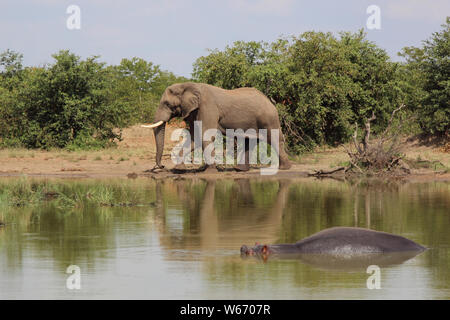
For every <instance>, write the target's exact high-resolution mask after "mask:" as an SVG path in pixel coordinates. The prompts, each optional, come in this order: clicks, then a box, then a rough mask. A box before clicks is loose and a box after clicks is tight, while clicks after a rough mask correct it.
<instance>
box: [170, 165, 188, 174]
mask: <svg viewBox="0 0 450 320" xmlns="http://www.w3.org/2000/svg"><path fill="white" fill-rule="evenodd" d="M171 171H172V172H174V173H184V172H186V171H187V168H186V165H185V164H184V163H179V164H177V165H176V166H175V167H173V169H172V170H171Z"/></svg>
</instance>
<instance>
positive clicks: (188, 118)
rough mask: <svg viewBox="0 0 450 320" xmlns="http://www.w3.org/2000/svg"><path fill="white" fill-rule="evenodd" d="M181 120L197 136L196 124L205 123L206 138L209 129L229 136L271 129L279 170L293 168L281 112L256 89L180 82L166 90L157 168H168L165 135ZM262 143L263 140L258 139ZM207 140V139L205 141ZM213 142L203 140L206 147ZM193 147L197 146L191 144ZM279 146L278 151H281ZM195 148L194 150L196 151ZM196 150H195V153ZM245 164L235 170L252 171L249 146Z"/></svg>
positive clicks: (157, 123) (158, 116) (157, 122)
mask: <svg viewBox="0 0 450 320" xmlns="http://www.w3.org/2000/svg"><path fill="white" fill-rule="evenodd" d="M174 117H181V118H182V119H183V120H184V121H185V122H186V124H187V126H188V127H189V130H190V134H191V138H192V139H193V137H194V121H201V123H202V132H201V134H202V137H203V134H204V132H205V131H206V130H208V129H217V130H220V132H221V133H222V134H223V135H225V134H226V130H227V129H234V130H236V129H242V130H244V131H246V130H248V129H254V130H255V131H256V132H258V130H259V129H267V138H266V140H267V143H269V144H271V146H272V147H273V146H275V150H276V151H277V152H278V158H279V169H282V170H283V169H289V168H290V167H291V163H290V161H289V159H288V156H287V154H286V151H285V149H284V146H285V142H284V137H283V134H282V132H281V128H280V120H279V118H278V112H277V109H276V108H275V106H274V105H273V104H272V103H271V101H270V100H269V99H268V98H267V97H266V96H265V95H264V94H263V93H262V92H260V91H259V90H257V89H255V88H238V89H233V90H226V89H222V88H219V87H215V86H212V85H209V84H205V83H195V82H185V83H176V84H173V85H171V86H169V87H167V88H166V90H165V91H164V93H163V95H162V97H161V100H160V103H159V106H158V108H157V110H156V113H155V116H154V121H153V124H152V125H147V126H145V127H148V128H153V131H154V135H155V142H156V165H155V167H154V168H153V169H158V168H161V169H162V168H164V166H163V165H162V164H161V158H162V154H163V149H164V134H165V127H166V123H167V122H168V121H169V120H170V119H172V118H174ZM271 129H278V130H279V131H278V132H279V135H278V136H279V141H277V142H278V146H277V145H274V141H272V140H273V139H272V138H271V136H272V134H271ZM257 138H258V140H261V138H260V137H259V136H258V137H257ZM202 140H203V139H202ZM209 143H211V141H202V148H203V150H205V148H206V147H207V146H208V144H209ZM191 146H192V147H193V144H191ZM277 147H278V148H277ZM192 149H193V148H192ZM191 151H192V150H191ZM244 155H245V163H244V164H241V165H238V166H237V167H236V168H235V169H237V170H239V171H248V170H249V168H250V165H249V146H248V143H246V147H245V153H244ZM204 168H205V169H216V167H215V164H207V165H205V166H204Z"/></svg>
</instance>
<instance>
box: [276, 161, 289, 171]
mask: <svg viewBox="0 0 450 320" xmlns="http://www.w3.org/2000/svg"><path fill="white" fill-rule="evenodd" d="M291 167H292V163H290V162H289V161H283V162H280V166H279V167H278V169H280V170H288V169H290V168H291Z"/></svg>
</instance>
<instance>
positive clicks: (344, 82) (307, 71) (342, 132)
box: [193, 32, 405, 152]
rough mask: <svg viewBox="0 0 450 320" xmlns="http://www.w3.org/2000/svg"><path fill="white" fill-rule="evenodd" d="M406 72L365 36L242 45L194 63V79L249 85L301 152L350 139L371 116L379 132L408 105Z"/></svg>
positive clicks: (311, 36) (307, 36)
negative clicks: (404, 82)
mask: <svg viewBox="0 0 450 320" xmlns="http://www.w3.org/2000/svg"><path fill="white" fill-rule="evenodd" d="M400 69H401V66H400V65H399V64H397V63H393V62H391V61H390V60H389V56H388V55H387V53H386V52H385V51H384V50H382V49H381V48H379V47H377V46H376V45H375V44H373V43H371V42H369V41H368V40H366V39H365V35H364V34H363V33H362V32H359V33H356V34H351V33H341V34H340V37H339V38H336V37H334V36H333V35H332V34H331V33H322V32H306V33H304V34H302V35H300V36H299V37H291V38H289V39H284V38H282V39H278V40H277V41H275V42H273V43H270V44H269V43H264V42H235V43H234V45H233V46H231V47H226V48H225V50H223V51H219V50H217V49H216V50H213V51H211V52H210V54H209V55H207V56H205V57H201V58H199V59H197V61H196V62H195V63H194V73H193V76H194V79H196V80H198V81H200V82H206V83H210V84H213V85H218V86H221V87H224V88H227V89H232V88H237V87H243V86H250V87H256V88H258V89H259V90H261V91H262V92H263V93H264V94H266V95H267V96H268V97H269V98H270V99H271V100H272V101H273V102H274V103H275V105H276V106H277V108H278V111H279V114H280V118H281V122H282V127H283V131H284V133H285V135H286V140H287V143H288V146H289V147H290V149H291V150H293V151H295V152H299V151H302V150H304V149H310V148H312V147H314V146H316V145H321V144H324V143H327V144H337V143H342V142H345V141H347V140H348V138H349V137H350V135H351V131H352V126H353V124H354V123H355V122H358V123H360V124H362V123H363V122H364V119H366V117H368V116H370V115H371V113H372V111H374V112H375V114H376V116H377V124H375V126H374V131H375V132H377V131H379V130H381V129H382V128H384V127H385V126H386V124H387V121H388V118H389V114H390V113H391V112H392V110H393V109H394V108H395V107H398V105H399V104H400V103H402V102H403V101H404V99H405V95H404V91H403V89H402V84H401V79H400V78H399V75H400V74H401V73H400Z"/></svg>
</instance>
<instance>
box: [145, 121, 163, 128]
mask: <svg viewBox="0 0 450 320" xmlns="http://www.w3.org/2000/svg"><path fill="white" fill-rule="evenodd" d="M163 123H164V121H158V122H157V123H154V124H150V125H146V124H143V125H141V127H142V128H156V127H159V126H160V125H162V124H163Z"/></svg>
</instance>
